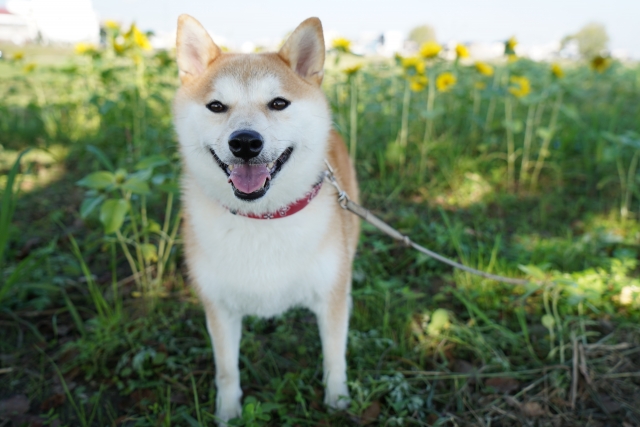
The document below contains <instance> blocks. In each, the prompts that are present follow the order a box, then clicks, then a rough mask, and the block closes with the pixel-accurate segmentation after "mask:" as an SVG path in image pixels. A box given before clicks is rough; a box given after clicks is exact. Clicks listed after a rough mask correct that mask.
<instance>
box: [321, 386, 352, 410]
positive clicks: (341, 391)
mask: <svg viewBox="0 0 640 427" xmlns="http://www.w3.org/2000/svg"><path fill="white" fill-rule="evenodd" d="M350 403H351V399H350V398H349V389H348V388H347V385H346V384H344V383H342V384H340V385H337V386H333V387H327V389H326V390H325V392H324V404H325V405H327V406H328V407H329V408H331V409H336V410H339V411H341V410H343V409H347V408H348V407H349V404H350Z"/></svg>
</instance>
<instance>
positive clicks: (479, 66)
mask: <svg viewBox="0 0 640 427" xmlns="http://www.w3.org/2000/svg"><path fill="white" fill-rule="evenodd" d="M476 70H478V72H479V73H480V74H482V75H484V76H493V67H492V66H491V65H489V64H487V63H485V62H480V61H478V62H476Z"/></svg>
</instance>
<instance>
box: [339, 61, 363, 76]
mask: <svg viewBox="0 0 640 427" xmlns="http://www.w3.org/2000/svg"><path fill="white" fill-rule="evenodd" d="M361 68H362V64H361V63H360V64H356V65H352V66H351V67H347V68H345V69H344V70H342V71H343V72H344V73H345V74H346V75H347V76H352V75H354V74H355V73H357V72H358V71H360V69H361Z"/></svg>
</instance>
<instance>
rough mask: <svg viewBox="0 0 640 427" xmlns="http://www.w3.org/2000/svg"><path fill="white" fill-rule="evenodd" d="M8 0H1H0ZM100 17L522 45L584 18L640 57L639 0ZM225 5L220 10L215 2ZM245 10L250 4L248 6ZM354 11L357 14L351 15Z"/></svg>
mask: <svg viewBox="0 0 640 427" xmlns="http://www.w3.org/2000/svg"><path fill="white" fill-rule="evenodd" d="M5 4H6V0H0V6H4V5H5ZM92 4H93V7H94V9H95V10H96V12H97V13H98V16H99V19H100V20H101V21H104V20H106V19H112V20H116V21H118V22H121V23H123V24H129V23H131V22H136V23H137V24H138V26H139V27H140V28H141V29H142V30H145V31H147V30H151V31H154V32H155V33H156V34H162V33H169V32H171V31H173V30H175V28H176V22H177V17H178V16H179V15H180V14H181V13H187V14H189V15H192V16H193V17H195V18H196V19H198V20H199V21H200V22H201V23H202V24H203V26H204V27H205V28H207V30H208V31H210V32H211V33H212V35H215V36H218V37H223V38H225V39H226V40H228V41H229V42H230V43H232V44H233V45H236V46H241V45H242V44H243V43H246V42H256V41H259V40H264V39H281V38H283V37H284V36H285V35H286V34H287V33H288V32H290V31H292V30H293V29H294V28H295V27H296V26H297V25H298V24H299V23H300V22H302V21H303V20H304V19H306V18H308V17H309V16H318V17H319V18H320V19H321V20H322V22H323V27H324V29H325V31H326V32H327V33H330V34H340V35H343V36H345V37H347V38H350V39H357V38H358V37H359V36H360V35H361V34H363V33H366V32H369V33H383V32H385V31H400V32H402V33H403V34H405V35H406V34H408V32H409V31H410V30H411V29H412V28H414V27H416V26H418V25H424V24H426V25H430V26H431V27H433V28H434V29H435V32H436V37H437V39H438V41H439V42H441V43H444V42H449V41H457V42H462V43H468V42H478V43H491V42H497V41H504V40H506V39H508V38H509V37H511V36H515V37H516V38H517V39H518V41H519V43H520V44H521V45H523V46H534V45H535V46H538V45H546V44H549V43H552V42H556V41H559V40H561V39H562V38H563V37H564V36H566V35H569V34H573V33H575V32H577V31H578V30H579V29H580V28H582V27H583V26H584V25H586V24H588V23H591V22H597V23H600V24H603V25H604V26H605V28H606V30H607V33H608V35H609V51H610V52H612V53H616V52H618V53H620V52H622V51H624V52H626V54H627V55H628V56H629V57H632V58H635V59H638V58H640V45H638V43H636V40H638V39H640V30H638V29H637V22H636V20H637V17H638V16H640V2H638V1H635V2H634V1H632V0H612V1H610V2H607V4H604V3H603V2H601V1H598V0H583V1H575V0H565V1H562V2H560V3H559V2H557V1H553V0H539V1H538V2H536V3H535V4H531V3H526V4H525V3H524V2H522V1H521V2H517V4H514V2H513V1H507V0H486V1H484V2H482V4H480V3H478V2H475V1H470V0H451V1H450V2H448V3H446V4H442V3H439V2H435V1H426V2H425V1H419V0H396V1H394V2H382V1H367V0H351V1H350V2H348V3H344V2H341V1H338V0H325V1H324V2H323V3H322V6H318V4H317V3H315V2H314V3H311V2H296V3H291V2H287V1H285V0H272V1H271V2H270V3H269V6H268V7H265V6H264V4H263V3H259V2H258V1H256V0H247V1H244V2H242V4H240V3H236V4H228V3H224V4H223V3H222V2H219V1H215V0H214V1H211V0H208V1H205V0H186V1H183V2H180V3H175V2H170V1H169V0H159V1H155V2H153V3H151V2H150V1H149V0H93V1H92ZM219 8H220V9H223V10H224V13H218V12H217V11H218V9H219ZM247 10H250V11H255V13H251V14H248V13H247ZM354 16H362V17H363V18H361V19H357V20H356V19H354V18H353V17H354Z"/></svg>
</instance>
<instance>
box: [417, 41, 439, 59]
mask: <svg viewBox="0 0 640 427" xmlns="http://www.w3.org/2000/svg"><path fill="white" fill-rule="evenodd" d="M441 50H442V46H440V45H439V44H438V43H437V42H433V41H428V42H424V43H422V46H420V56H422V57H423V58H426V59H429V58H435V57H436V56H438V54H439V53H440V51H441Z"/></svg>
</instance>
